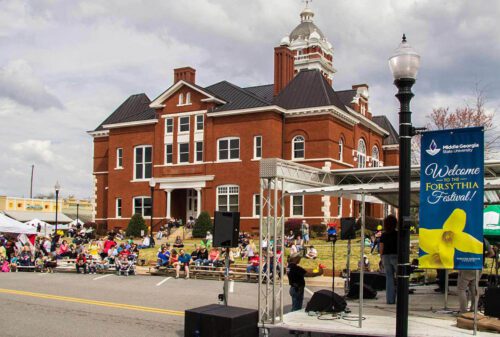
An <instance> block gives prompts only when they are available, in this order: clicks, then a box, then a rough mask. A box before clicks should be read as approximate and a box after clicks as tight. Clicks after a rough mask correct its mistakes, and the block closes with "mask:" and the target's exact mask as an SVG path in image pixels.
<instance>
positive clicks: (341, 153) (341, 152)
mask: <svg viewBox="0 0 500 337" xmlns="http://www.w3.org/2000/svg"><path fill="white" fill-rule="evenodd" d="M339 160H340V161H344V140H343V139H342V138H340V139H339Z"/></svg>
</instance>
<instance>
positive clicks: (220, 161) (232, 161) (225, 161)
mask: <svg viewBox="0 0 500 337" xmlns="http://www.w3.org/2000/svg"><path fill="white" fill-rule="evenodd" d="M215 163H217V164H219V163H221V164H223V163H241V159H227V160H226V159H224V160H217V161H216V162H215Z"/></svg>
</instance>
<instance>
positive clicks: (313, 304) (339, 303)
mask: <svg viewBox="0 0 500 337" xmlns="http://www.w3.org/2000/svg"><path fill="white" fill-rule="evenodd" d="M346 307H347V302H346V301H345V300H344V298H343V297H341V296H340V295H337V294H336V293H334V292H333V291H331V290H327V289H322V290H319V291H317V292H315V293H314V294H313V296H312V297H311V299H310V300H309V303H307V306H306V312H309V311H312V312H341V311H344V310H345V308H346Z"/></svg>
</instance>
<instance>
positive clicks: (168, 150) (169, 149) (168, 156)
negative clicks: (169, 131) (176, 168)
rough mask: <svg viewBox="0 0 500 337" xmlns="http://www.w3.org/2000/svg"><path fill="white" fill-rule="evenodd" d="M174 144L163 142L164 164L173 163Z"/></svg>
mask: <svg viewBox="0 0 500 337" xmlns="http://www.w3.org/2000/svg"><path fill="white" fill-rule="evenodd" d="M173 151H174V145H173V144H165V164H173V159H174V153H173Z"/></svg>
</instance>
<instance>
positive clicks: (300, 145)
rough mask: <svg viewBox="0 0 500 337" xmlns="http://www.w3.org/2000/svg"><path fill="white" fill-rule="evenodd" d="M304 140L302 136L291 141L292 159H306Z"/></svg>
mask: <svg viewBox="0 0 500 337" xmlns="http://www.w3.org/2000/svg"><path fill="white" fill-rule="evenodd" d="M305 143H306V141H305V139H304V137H302V136H295V137H294V138H293V140H292V159H303V158H305V157H306V146H305Z"/></svg>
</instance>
